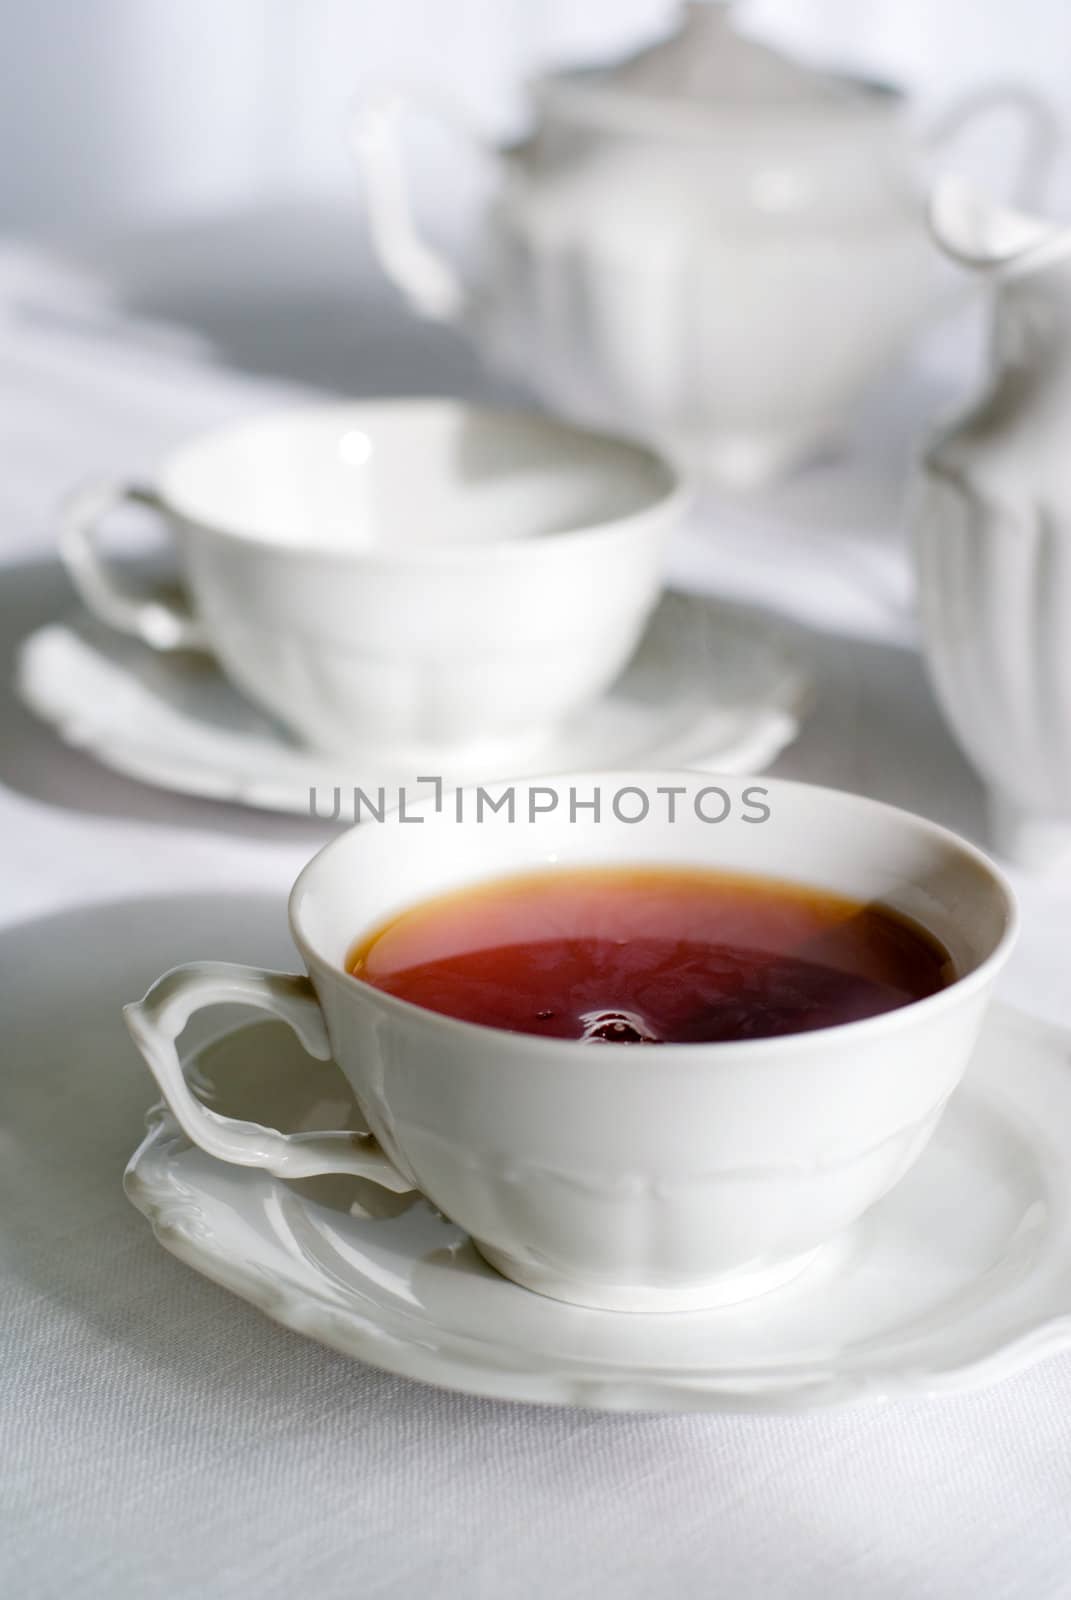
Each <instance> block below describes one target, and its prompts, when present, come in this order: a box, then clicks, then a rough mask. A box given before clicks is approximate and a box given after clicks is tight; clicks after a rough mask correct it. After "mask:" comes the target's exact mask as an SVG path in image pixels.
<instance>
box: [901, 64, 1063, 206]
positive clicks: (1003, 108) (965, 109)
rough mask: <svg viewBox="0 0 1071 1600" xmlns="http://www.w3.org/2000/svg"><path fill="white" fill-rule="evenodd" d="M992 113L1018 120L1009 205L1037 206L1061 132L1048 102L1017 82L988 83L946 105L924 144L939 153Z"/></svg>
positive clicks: (1054, 156) (1052, 164)
mask: <svg viewBox="0 0 1071 1600" xmlns="http://www.w3.org/2000/svg"><path fill="white" fill-rule="evenodd" d="M992 112H997V113H998V114H999V113H1001V112H1003V113H1005V114H1007V113H1008V112H1011V113H1012V114H1013V116H1015V117H1017V118H1018V120H1019V124H1020V128H1021V130H1022V134H1023V144H1022V153H1021V155H1020V157H1019V161H1018V165H1017V167H1016V170H1015V173H1014V177H1013V181H1012V194H1011V199H1012V203H1013V204H1015V205H1020V206H1032V205H1037V204H1038V203H1039V200H1040V197H1041V196H1042V195H1043V194H1044V191H1045V187H1046V184H1047V182H1048V179H1049V178H1050V176H1051V174H1052V169H1053V166H1054V164H1055V161H1056V157H1057V156H1058V155H1059V152H1060V145H1061V142H1062V130H1061V126H1060V123H1059V120H1058V119H1057V117H1056V115H1055V113H1054V112H1053V110H1052V108H1051V106H1050V105H1049V103H1048V101H1047V100H1045V99H1044V98H1043V97H1042V96H1041V95H1038V94H1035V93H1034V91H1033V90H1032V89H1029V88H1027V87H1025V86H1024V85H1023V84H1020V83H991V84H983V85H982V87H981V88H978V89H972V90H969V91H968V92H967V93H966V94H964V95H961V96H960V98H959V99H958V100H956V101H954V102H953V103H952V105H950V106H946V108H945V110H944V112H943V113H942V115H941V116H940V117H939V118H938V120H937V122H936V123H934V124H933V125H932V126H931V128H930V129H929V133H928V135H927V143H928V144H929V146H930V148H931V149H933V150H940V149H941V148H942V147H943V146H945V145H947V144H950V143H951V142H953V141H954V140H955V139H956V138H958V136H959V134H960V133H961V132H962V131H963V130H964V129H965V128H968V127H969V126H970V125H971V124H972V123H974V122H976V121H978V120H980V119H981V118H984V117H987V116H989V115H990V114H991V113H992Z"/></svg>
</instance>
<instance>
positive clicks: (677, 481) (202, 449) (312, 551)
mask: <svg viewBox="0 0 1071 1600" xmlns="http://www.w3.org/2000/svg"><path fill="white" fill-rule="evenodd" d="M374 411H375V412H384V411H387V412H393V413H396V414H405V413H408V414H410V415H412V416H413V417H414V419H415V418H417V417H418V416H419V415H420V414H421V413H424V414H425V415H428V414H431V413H439V414H440V415H441V414H444V413H446V414H450V413H453V414H455V415H464V416H467V417H474V418H477V419H479V418H487V419H490V420H492V421H499V420H506V421H518V422H521V423H523V424H525V425H529V426H531V427H533V428H534V429H536V430H538V431H540V432H543V433H544V434H550V435H553V434H558V435H561V436H562V437H563V438H565V437H568V438H571V439H572V440H573V441H574V442H575V443H577V444H584V443H585V442H586V443H587V444H589V445H590V446H592V447H595V448H599V449H605V448H609V449H611V450H612V451H615V452H618V453H619V454H620V456H621V457H622V459H624V458H631V459H632V461H633V462H634V463H636V462H638V463H640V464H641V465H642V466H644V467H645V468H646V469H647V470H648V471H649V472H650V474H651V478H652V485H651V492H650V495H649V496H648V497H647V498H646V499H644V500H642V501H641V502H640V503H638V504H637V505H636V506H634V507H633V508H632V509H631V510H629V511H626V512H624V513H622V514H620V515H617V516H613V517H608V518H606V519H605V520H603V521H598V522H579V523H577V524H575V525H574V526H569V527H565V528H561V529H555V530H554V532H553V533H552V534H551V535H548V536H546V537H540V538H523V539H512V540H508V539H507V540H502V541H499V542H494V543H492V542H484V543H479V544H449V545H442V546H438V547H436V546H434V545H420V546H414V547H411V548H406V547H405V546H402V547H401V548H398V549H392V550H384V549H382V548H373V549H352V550H348V549H346V548H345V547H342V546H336V545H329V544H324V543H316V542H315V541H312V542H309V543H302V542H300V540H299V539H298V538H297V537H295V538H293V539H287V538H280V537H278V536H276V535H270V534H265V533H263V532H258V531H257V529H256V528H253V527H250V526H248V525H247V524H245V523H243V522H242V521H241V520H240V519H228V518H227V517H225V516H224V517H221V518H219V519H216V518H215V517H214V516H213V515H211V514H210V513H209V512H208V511H207V510H206V508H205V506H204V505H203V504H202V503H199V502H198V501H197V497H196V496H192V495H190V494H188V493H184V492H183V490H182V489H181V487H180V486H179V483H178V480H179V478H180V476H181V475H182V474H184V473H189V472H190V471H191V470H192V468H193V465H194V460H195V457H197V456H200V455H201V454H202V453H208V452H211V451H215V450H220V449H226V448H233V447H234V446H236V445H240V444H241V443H242V441H243V440H245V439H248V438H249V437H250V436H252V435H253V434H255V433H257V432H258V431H260V430H262V429H264V428H267V427H271V428H285V427H287V426H290V425H299V426H307V425H308V424H310V423H314V422H316V421H318V420H319V421H322V422H324V423H327V422H330V421H337V422H343V421H344V420H345V419H347V418H350V419H352V423H353V425H354V426H358V425H359V424H360V421H361V419H362V416H364V418H365V420H366V421H367V422H369V423H370V421H371V416H370V414H371V413H372V412H374ZM156 485H157V490H158V493H159V495H160V497H161V499H162V500H163V502H164V504H165V505H166V507H167V509H168V510H169V511H171V512H172V513H173V514H175V515H176V516H179V517H181V518H182V519H183V520H184V521H185V522H188V523H191V524H192V525H194V526H195V527H196V528H197V529H198V530H199V531H200V532H202V533H207V534H210V535H214V536H216V537H219V538H221V539H228V540H234V541H235V542H237V543H241V544H245V545H249V546H252V547H255V548H257V549H260V550H263V551H266V552H270V553H271V554H272V555H276V556H280V557H287V556H292V557H300V558H303V559H308V558H310V557H317V558H320V559H324V560H332V561H340V562H345V563H353V564H359V565H361V566H367V567H375V566H383V567H391V568H398V567H421V568H434V567H443V568H460V567H464V566H466V565H472V566H476V565H482V566H486V565H487V564H488V563H492V564H496V565H497V564H501V563H507V562H518V563H520V562H524V561H528V562H531V561H532V560H533V559H536V558H538V557H540V556H542V557H546V556H547V555H548V554H549V553H550V552H551V551H553V550H556V549H558V550H560V549H562V548H563V547H566V546H567V547H568V548H569V549H570V550H575V549H576V548H577V547H578V546H584V545H588V544H596V543H601V542H610V541H612V540H613V539H615V538H616V537H619V536H620V535H622V534H624V533H626V532H629V531H631V530H633V529H635V528H636V527H637V526H638V525H640V524H642V523H644V522H646V521H656V522H658V523H663V522H667V523H668V522H669V521H670V520H671V519H674V520H675V519H677V518H679V517H681V516H682V515H683V514H684V512H685V510H686V509H687V507H688V505H689V504H690V502H691V500H692V496H693V490H692V486H691V482H690V480H689V478H688V476H687V474H686V473H685V472H684V470H683V469H682V468H680V467H678V466H677V465H676V463H675V462H674V461H673V460H671V458H670V457H669V456H668V455H666V454H664V453H663V452H662V451H660V450H659V449H658V448H657V447H656V446H655V445H654V444H652V443H650V442H648V441H647V440H644V439H639V438H633V437H629V436H628V435H625V434H617V433H612V432H608V431H604V430H601V429H597V428H589V427H585V426H584V425H583V424H581V423H577V422H573V421H571V420H570V419H569V418H564V417H557V416H549V415H547V414H546V413H544V412H540V411H535V410H531V409H526V408H525V407H523V406H494V405H484V404H481V403H478V402H472V403H470V402H468V401H465V400H459V399H457V398H455V397H453V396H450V395H388V396H384V397H383V398H376V397H364V398H356V399H352V400H336V401H329V402H326V403H324V402H314V403H310V404H308V405H303V406H289V407H285V408H281V409H278V410H275V411H265V412H259V413H257V414H256V415H254V416H250V417H246V418H244V419H243V420H242V421H239V422H232V423H228V424H226V425H224V426H223V427H219V428H212V429H209V430H207V431H205V432H203V433H200V434H197V435H195V436H194V437H193V438H191V439H189V440H187V442H186V443H185V444H182V445H179V446H178V447H177V449H175V450H173V451H171V453H170V454H169V455H167V456H166V457H165V458H164V460H163V461H162V462H161V464H160V466H159V468H158V470H157V473H156Z"/></svg>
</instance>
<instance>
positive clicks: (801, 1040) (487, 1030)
mask: <svg viewBox="0 0 1071 1600" xmlns="http://www.w3.org/2000/svg"><path fill="white" fill-rule="evenodd" d="M717 777H718V774H716V773H710V772H699V771H696V770H694V769H690V768H686V769H681V770H678V771H672V772H662V771H651V772H642V773H637V772H629V771H621V772H618V771H606V772H586V773H573V772H568V773H550V774H544V775H541V776H540V777H539V778H525V779H517V780H515V782H516V783H517V784H528V785H531V784H535V785H547V786H550V785H576V786H577V787H578V788H580V787H581V786H584V785H588V784H591V783H594V782H599V783H616V782H621V783H622V784H623V785H627V783H628V782H629V780H632V782H636V781H643V782H646V783H663V784H665V783H667V782H671V781H678V780H680V779H691V780H692V781H702V782H705V783H710V782H713V781H714V780H715V779H716V778H717ZM723 781H724V780H723ZM731 781H732V783H733V784H734V785H739V786H740V787H741V789H744V788H746V787H747V786H748V785H750V784H761V785H762V786H763V787H764V788H766V789H767V790H774V789H779V790H782V791H789V792H802V791H806V792H807V793H809V794H812V795H816V796H819V797H826V796H828V797H830V798H833V799H835V800H836V801H838V802H840V803H843V802H844V801H845V800H847V801H855V802H857V803H858V804H859V805H861V806H862V807H864V808H865V809H866V810H867V811H869V812H871V813H872V814H873V815H874V816H875V817H877V818H880V817H883V816H884V817H888V818H890V819H895V820H896V821H897V822H898V823H899V824H901V825H902V824H903V823H904V822H906V823H908V824H911V825H913V826H915V827H917V828H918V829H920V831H921V832H922V833H924V834H926V835H928V836H929V837H930V838H931V839H934V840H936V841H937V842H940V843H943V844H945V845H946V846H947V847H948V848H949V849H950V850H952V851H954V852H957V853H958V854H960V855H961V856H962V857H963V858H964V859H965V860H966V861H968V862H970V863H971V864H972V865H973V866H974V867H975V868H977V869H978V870H979V871H980V872H981V873H982V874H983V875H984V876H985V877H986V878H987V879H988V880H989V882H990V884H991V886H992V888H993V889H994V891H995V892H996V894H997V896H998V897H999V900H1000V905H1001V910H1002V912H1003V927H1002V930H1001V933H1000V936H999V938H998V939H997V941H996V943H995V944H994V946H993V948H992V950H991V951H990V952H989V954H988V955H987V956H984V957H983V959H982V960H981V961H980V962H979V963H978V965H977V966H976V967H973V968H972V969H971V970H970V971H969V972H965V973H963V974H962V976H957V977H955V978H953V980H952V982H951V983H949V984H947V985H946V986H945V988H943V989H939V990H937V991H936V992H935V993H934V994H930V995H924V996H923V997H922V998H921V999H918V1000H911V1001H909V1002H908V1003H907V1004H906V1005H902V1006H898V1007H897V1008H896V1009H895V1010H892V1011H884V1012H881V1013H879V1014H878V1015H877V1016H872V1017H862V1018H860V1019H858V1020H856V1021H852V1022H840V1023H835V1024H833V1025H832V1026H830V1027H827V1028H813V1029H810V1030H808V1031H805V1032H800V1033H788V1034H776V1035H768V1036H766V1037H759V1038H754V1039H723V1040H706V1041H675V1042H674V1043H673V1045H672V1047H671V1048H672V1052H673V1060H674V1061H678V1060H679V1061H681V1062H685V1061H688V1060H693V1061H694V1060H697V1059H698V1057H699V1056H700V1055H702V1056H703V1057H704V1059H705V1064H706V1065H707V1066H709V1065H710V1062H709V1059H708V1058H709V1057H710V1055H711V1052H716V1053H719V1054H724V1055H726V1056H728V1055H730V1054H731V1055H732V1056H733V1057H734V1058H736V1057H737V1056H738V1055H739V1054H741V1053H746V1054H747V1055H749V1056H755V1057H760V1056H767V1055H771V1054H772V1055H774V1056H776V1057H783V1056H788V1055H793V1054H803V1053H805V1052H807V1051H809V1050H813V1046H814V1042H815V1041H816V1040H821V1039H825V1038H834V1037H835V1038H838V1039H840V1038H842V1037H843V1036H844V1035H845V1034H846V1033H850V1034H851V1035H852V1037H855V1038H859V1039H860V1040H863V1039H866V1038H869V1037H870V1036H872V1035H875V1034H880V1033H882V1032H892V1031H897V1030H899V1029H902V1028H905V1027H910V1026H911V1025H912V1024H913V1023H914V1022H916V1021H917V1020H918V1019H919V1018H920V1017H922V1016H925V1017H932V1016H936V1015H938V1014H939V1013H940V1012H941V1011H943V1010H947V1009H948V1008H949V1007H950V1006H953V1005H956V1004H958V1003H959V1002H960V1001H961V1000H962V999H963V998H964V997H965V996H967V995H969V994H971V993H972V992H974V991H975V990H978V989H981V988H984V987H985V986H986V985H987V984H989V983H991V982H992V981H993V980H994V979H995V978H996V976H997V974H998V973H999V972H1000V970H1001V968H1002V967H1003V966H1004V965H1005V963H1006V962H1007V960H1008V958H1009V956H1010V955H1011V953H1012V950H1013V948H1014V946H1015V942H1016V939H1017V938H1018V935H1019V929H1020V912H1019V905H1018V901H1017V899H1016V895H1015V891H1014V889H1013V888H1012V886H1011V883H1010V882H1009V880H1008V878H1007V876H1006V875H1005V873H1004V872H1003V871H1002V870H1001V868H1000V867H999V866H998V865H997V863H996V862H995V861H993V860H992V858H991V857H990V856H988V855H987V854H986V853H985V851H984V850H981V849H979V848H978V846H977V845H974V844H972V843H971V842H970V840H968V839H964V838H963V837H962V835H961V834H958V833H956V832H954V830H953V829H951V828H946V827H944V826H943V824H941V823H939V822H933V821H931V820H930V819H929V818H928V817H923V816H920V815H919V814H918V813H917V812H914V811H908V810H907V809H906V808H905V807H903V806H894V805H891V804H889V802H888V801H885V800H876V799H874V798H872V797H871V796H869V795H861V794H856V793H855V792H854V791H852V790H849V789H836V788H833V787H832V786H830V785H828V784H813V783H805V782H802V781H800V780H799V779H793V778H770V777H768V776H763V775H762V774H758V775H755V776H751V777H741V776H739V775H736V774H733V775H732V777H731ZM508 784H509V780H505V786H508ZM477 787H479V786H478V785H466V786H463V788H464V790H465V792H466V793H470V794H474V793H475V791H476V788H477ZM496 787H497V785H496ZM434 805H435V802H434V797H430V798H428V799H427V800H421V801H416V802H412V803H407V804H406V807H405V811H406V815H407V816H410V817H416V816H417V815H419V814H420V813H421V812H430V811H433V809H434ZM392 814H393V815H397V810H395V812H394V813H392ZM371 826H372V824H369V823H355V824H353V825H352V826H351V827H349V828H347V829H346V830H345V831H344V832H343V833H342V834H340V835H339V836H338V837H337V838H334V839H331V840H329V842H328V843H327V844H326V845H324V846H323V847H322V848H321V849H320V850H318V851H317V852H316V854H315V855H314V856H313V857H312V858H311V860H309V861H307V862H306V864H305V866H304V867H303V868H302V870H301V872H300V873H299V874H298V876H297V878H296V879H295V881H294V884H293V887H292V888H291V891H290V896H289V899H288V902H287V915H288V921H289V926H290V933H291V937H292V938H293V940H294V943H295V944H296V945H297V948H298V950H299V951H300V953H301V956H302V959H303V960H304V961H305V963H306V966H307V967H308V969H309V971H310V972H313V971H320V972H322V973H324V974H325V975H326V976H328V977H329V978H330V979H332V980H335V981H340V982H341V983H342V985H343V987H348V986H351V985H352V986H353V988H354V989H355V990H357V991H359V992H360V994H361V995H362V996H363V997H365V998H367V999H368V1000H369V1002H370V1003H371V1004H374V1005H376V1006H378V1007H379V1008H381V1009H382V1010H383V1011H384V1012H385V1013H386V1014H387V1015H390V1014H392V1013H393V1014H396V1015H399V1016H405V1017H408V1018H409V1019H411V1020H413V1019H416V1020H420V1021H421V1022H422V1023H423V1025H424V1026H426V1027H428V1028H430V1029H433V1030H435V1031H440V1030H442V1029H449V1030H452V1031H455V1030H459V1029H460V1030H461V1032H462V1035H463V1036H464V1035H468V1036H471V1037H474V1038H475V1037H479V1036H481V1035H482V1036H484V1037H486V1036H488V1035H491V1036H494V1037H496V1038H499V1039H501V1040H509V1041H510V1050H509V1052H507V1053H506V1056H505V1057H504V1059H508V1056H509V1055H510V1054H512V1055H514V1056H515V1057H516V1056H525V1057H526V1056H528V1054H529V1053H540V1054H542V1053H544V1052H545V1051H546V1050H547V1049H553V1050H554V1051H555V1052H556V1053H559V1054H560V1053H562V1052H566V1051H572V1052H574V1053H575V1055H576V1058H577V1060H582V1059H590V1057H591V1053H592V1050H591V1045H590V1043H589V1042H587V1041H585V1040H582V1039H562V1038H557V1037H547V1036H544V1035H539V1034H531V1033H523V1032H519V1031H516V1030H514V1029H511V1028H496V1027H493V1026H492V1025H491V1024H489V1023H484V1022H468V1021H466V1020H465V1019H463V1018H461V1017H451V1016H448V1015H446V1013H444V1012H441V1011H432V1010H430V1009H429V1008H428V1007H426V1006H419V1005H416V1004H415V1003H414V1002H413V1001H411V1000H403V999H401V998H400V997H399V996H398V995H392V994H388V993H387V992H386V991H385V990H383V989H378V988H376V986H375V985H374V984H369V983H365V982H363V981H362V980H361V979H360V978H356V977H354V976H353V974H352V973H350V972H348V971H347V970H346V968H345V967H344V966H342V965H340V964H339V963H338V962H337V961H335V960H332V959H331V958H330V957H328V956H326V955H325V954H324V953H323V952H322V951H320V950H317V949H316V948H315V947H314V945H313V943H312V941H311V940H310V939H309V938H307V937H306V935H305V934H304V932H303V931H302V929H301V926H300V916H301V902H302V900H303V899H304V897H305V896H306V895H307V894H308V893H309V892H310V888H311V885H312V883H313V881H314V879H315V878H317V877H319V876H320V875H321V874H322V873H324V872H326V871H328V870H329V868H328V867H327V866H326V864H325V863H326V862H327V861H328V860H329V858H331V857H332V856H334V855H338V854H341V853H342V852H343V851H344V850H345V849H348V848H352V845H351V844H350V840H351V839H352V838H353V836H354V835H356V834H363V833H364V832H365V831H366V830H367V829H368V828H370V827H371ZM695 864H696V865H697V866H702V865H709V863H703V862H701V861H699V860H697V861H696V863H695ZM576 865H577V866H581V865H583V863H581V862H577V863H576ZM503 875H504V874H503ZM473 881H474V882H476V881H477V880H475V879H474V880H473ZM801 881H802V880H801ZM434 892H435V891H432V893H434ZM355 938H356V935H355ZM617 1054H619V1055H620V1054H624V1055H625V1056H635V1057H638V1058H639V1062H638V1063H635V1064H634V1065H635V1066H636V1067H637V1068H638V1064H639V1063H642V1062H643V1061H644V1060H645V1059H646V1055H647V1052H645V1051H643V1050H628V1049H627V1048H624V1049H623V1050H621V1051H618V1052H617ZM658 1054H659V1057H660V1058H661V1052H658ZM615 1062H616V1056H615ZM623 1065H624V1063H622V1066H623ZM663 1067H664V1063H663Z"/></svg>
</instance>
